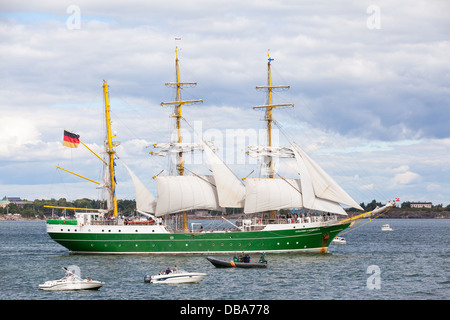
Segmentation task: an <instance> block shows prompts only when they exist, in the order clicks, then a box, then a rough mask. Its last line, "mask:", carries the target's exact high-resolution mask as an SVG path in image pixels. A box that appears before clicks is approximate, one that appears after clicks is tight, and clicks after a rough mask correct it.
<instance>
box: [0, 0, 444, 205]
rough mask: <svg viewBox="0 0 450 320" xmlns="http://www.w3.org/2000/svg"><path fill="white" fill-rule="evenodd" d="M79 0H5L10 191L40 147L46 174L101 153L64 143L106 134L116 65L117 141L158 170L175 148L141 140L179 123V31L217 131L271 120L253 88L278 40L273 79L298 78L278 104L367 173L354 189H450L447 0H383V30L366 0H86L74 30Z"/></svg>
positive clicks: (185, 75) (292, 129) (0, 159)
mask: <svg viewBox="0 0 450 320" xmlns="http://www.w3.org/2000/svg"><path fill="white" fill-rule="evenodd" d="M71 4H73V2H71V1H63V2H61V1H50V0H46V1H40V2H39V3H37V2H36V3H33V2H29V1H13V2H8V3H6V2H5V3H2V4H0V15H1V17H0V79H1V80H2V87H1V88H0V112H1V113H0V124H2V126H1V127H0V142H1V147H0V174H1V175H2V177H1V178H0V182H2V183H3V184H4V186H0V195H1V193H2V192H3V193H4V192H6V191H5V190H7V189H8V185H10V184H11V181H12V180H14V178H8V175H7V173H8V172H9V171H14V167H11V166H12V165H11V163H13V162H14V163H17V164H16V165H17V166H21V167H20V168H21V169H22V170H23V171H27V170H26V167H23V166H24V163H25V161H27V160H29V159H33V160H34V161H39V162H40V166H39V168H40V170H42V172H44V173H45V175H46V176H48V174H49V173H51V172H53V170H54V165H55V164H56V163H58V162H62V163H64V162H67V161H69V160H70V161H72V163H74V161H73V160H74V159H78V160H80V162H84V161H89V160H88V159H90V158H89V157H90V155H89V152H88V151H83V150H82V149H80V148H79V149H77V150H76V151H75V150H68V149H65V148H62V146H61V139H62V129H64V128H68V129H72V130H73V131H74V132H77V133H79V134H81V137H82V139H83V141H85V142H86V143H88V144H89V145H90V146H92V147H93V148H95V149H96V150H98V149H101V145H102V138H103V136H102V133H101V130H102V125H103V124H102V92H101V81H102V80H103V79H106V80H108V83H109V85H110V95H111V106H112V111H113V121H114V122H113V127H114V130H116V131H117V132H118V138H117V139H118V140H120V141H121V143H122V145H121V147H119V148H118V150H119V151H120V152H121V154H122V155H123V158H124V160H126V161H130V162H131V164H130V166H135V167H136V170H137V171H139V172H138V173H140V174H142V175H148V176H150V177H151V174H155V173H154V172H153V171H157V170H158V168H159V167H162V166H164V165H165V164H166V162H165V161H163V160H161V159H154V158H147V154H146V150H145V146H144V144H146V143H147V142H148V143H155V142H161V141H164V139H167V137H168V132H169V129H170V125H169V123H170V122H171V119H170V118H169V114H170V111H169V110H167V109H164V108H162V107H161V106H160V105H159V103H160V102H161V101H170V100H171V99H172V98H173V92H172V91H171V90H170V89H166V88H165V87H164V82H169V81H172V80H173V79H174V57H173V55H174V41H173V38H174V37H175V36H179V37H182V41H180V42H179V43H178V45H179V47H180V59H181V71H182V80H185V81H197V82H198V86H197V87H196V88H192V89H185V90H183V95H184V96H185V97H186V98H196V99H197V98H198V99H203V100H204V104H203V105H201V106H186V107H185V108H183V114H184V115H185V116H186V118H187V119H188V120H190V121H194V120H202V121H203V129H204V130H220V131H224V130H226V129H247V128H255V129H259V128H263V127H264V123H263V122H262V121H259V120H260V118H261V117H262V114H260V113H258V112H255V111H253V110H252V109H251V108H252V107H253V106H255V105H258V104H262V103H264V101H265V95H264V94H261V93H259V92H257V91H256V90H255V89H254V87H255V86H256V85H264V84H265V82H266V54H267V49H270V50H271V55H272V57H273V58H275V61H274V63H273V82H274V84H289V85H291V89H290V90H289V91H287V92H280V93H277V94H276V95H275V96H274V99H276V100H277V101H280V102H281V103H288V102H293V103H295V108H293V109H285V110H276V112H275V118H276V119H277V121H279V122H280V123H281V124H282V126H283V128H284V130H285V131H286V132H287V133H288V135H289V137H290V138H293V139H294V140H296V141H297V142H298V143H299V144H300V145H302V146H303V147H304V148H305V149H306V150H307V151H308V152H310V153H311V154H312V156H313V158H314V159H317V161H318V162H319V163H320V164H321V165H323V166H324V167H325V169H326V171H328V172H330V174H331V175H332V176H333V177H336V180H339V181H338V182H342V183H344V184H345V188H346V189H348V188H350V189H352V188H353V186H354V184H357V186H356V187H355V188H354V193H355V194H356V197H360V198H359V199H357V201H359V202H362V201H365V202H367V201H371V200H372V198H367V197H369V196H367V195H365V194H362V192H363V191H365V192H367V193H366V194H370V192H374V191H376V190H384V191H385V192H386V193H388V195H386V198H387V197H389V196H390V193H391V192H392V193H396V194H397V193H401V192H403V191H402V190H404V192H405V194H406V192H408V193H407V194H408V195H410V194H413V193H412V192H411V190H410V189H408V188H412V186H414V185H415V183H417V182H421V183H423V184H424V185H427V186H429V187H428V189H429V191H430V192H432V191H433V193H432V195H431V194H430V197H431V196H433V197H436V201H440V202H445V201H448V200H445V195H442V196H441V195H439V193H438V192H436V189H437V188H438V187H437V186H441V187H442V188H443V189H445V188H447V187H448V182H446V181H443V180H444V177H445V176H446V174H447V176H448V172H449V170H450V169H449V164H448V160H445V159H448V156H449V154H448V151H447V150H449V146H450V143H449V141H450V138H449V131H448V123H449V121H450V113H449V112H448V110H446V108H445V106H447V105H449V104H450V100H449V97H450V92H449V89H448V86H447V84H446V83H445V80H446V75H447V74H448V72H449V71H450V63H449V61H448V58H447V52H449V51H450V42H449V41H448V32H447V31H448V27H449V24H450V23H449V21H448V19H447V17H446V13H447V12H448V11H449V9H450V8H449V5H448V3H447V2H445V1H435V2H433V3H429V2H427V1H418V2H415V3H414V5H411V4H410V3H407V2H404V1H400V2H395V3H393V2H388V1H379V2H378V3H377V5H379V7H380V9H381V29H379V30H369V29H368V28H367V26H366V20H367V18H368V14H367V12H366V9H367V6H368V5H369V3H364V2H357V3H349V4H346V5H342V4H341V3H340V4H336V5H333V4H328V3H322V2H313V3H308V2H298V1H281V2H280V1H246V2H244V3H242V2H237V1H219V2H217V1H216V2H211V1H205V0H202V1H199V0H196V1H190V2H186V1H164V2H157V3H153V2H151V3H150V2H145V1H138V0H132V1H131V2H126V3H125V2H123V1H117V0H112V1H108V2H107V3H101V2H95V3H94V2H92V1H83V0H82V1H77V3H76V5H77V6H79V7H80V10H81V29H79V30H68V29H67V26H66V19H67V18H68V17H69V14H68V13H67V11H66V9H67V7H68V6H69V5H71ZM283 140H284V138H283V137H282V136H281V139H280V142H284V141H283ZM138 159H139V160H138ZM142 159H145V160H142ZM93 163H94V164H96V162H95V160H94V162H93ZM127 163H128V162H127ZM74 165H75V164H74ZM16 168H17V167H16ZM133 169H135V168H133ZM83 170H84V169H83ZM237 170H238V171H242V172H243V173H242V174H243V175H244V176H245V175H246V174H247V173H248V172H247V168H245V169H243V168H240V167H239V168H237ZM149 171H152V172H149ZM27 172H28V171H27ZM244 172H245V173H244ZM94 173H95V174H96V172H94ZM156 173H157V172H156ZM95 174H94V175H95ZM355 174H358V176H359V179H354V178H353V177H354V176H355ZM5 179H6V180H5ZM24 179H25V177H24ZM24 179H22V180H21V181H26V180H24ZM5 181H7V183H5ZM149 181H150V180H149ZM24 185H26V184H24ZM122 186H125V184H122ZM404 188H407V189H404ZM29 189H32V188H28V187H25V186H24V190H29ZM431 189H434V190H431ZM421 192H423V190H417V191H416V193H417V194H420V193H421ZM382 196H385V195H384V194H383V195H382ZM403 198H404V197H402V199H403ZM405 200H406V199H405Z"/></svg>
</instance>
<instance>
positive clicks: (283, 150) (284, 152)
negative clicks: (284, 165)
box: [247, 146, 294, 158]
mask: <svg viewBox="0 0 450 320" xmlns="http://www.w3.org/2000/svg"><path fill="white" fill-rule="evenodd" d="M247 153H248V155H249V156H251V157H253V158H259V157H261V156H271V157H277V158H293V157H294V154H293V152H292V150H291V148H290V147H269V146H249V147H248V151H247Z"/></svg>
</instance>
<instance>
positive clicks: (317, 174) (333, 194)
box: [292, 143, 363, 211]
mask: <svg viewBox="0 0 450 320" xmlns="http://www.w3.org/2000/svg"><path fill="white" fill-rule="evenodd" d="M292 149H293V151H294V153H295V155H296V159H297V164H298V170H299V174H300V177H301V179H302V180H303V179H305V180H306V181H304V183H302V188H304V189H302V190H304V191H305V193H306V194H305V195H304V202H305V207H306V206H311V205H312V207H314V202H317V201H318V200H317V199H318V198H320V199H322V200H329V201H331V202H335V203H342V204H345V205H348V206H350V207H353V208H356V209H359V210H363V208H361V206H360V205H359V204H358V203H356V201H355V200H353V199H352V198H351V197H350V196H349V195H348V194H347V192H345V191H344V189H342V188H341V187H340V186H339V185H338V184H337V183H336V182H335V181H334V180H333V179H332V178H331V177H330V176H329V175H328V174H327V173H326V172H325V171H324V170H323V169H322V168H321V167H319V165H318V164H317V163H316V162H314V160H312V159H311V158H310V157H309V156H308V155H307V154H306V153H305V152H304V151H303V150H302V149H301V148H300V147H299V146H298V145H297V144H295V143H293V144H292ZM308 180H309V181H308ZM309 184H311V185H312V190H311V188H310V187H309ZM304 185H305V186H304ZM320 201H321V200H320ZM321 202H322V201H321ZM328 205H329V204H328ZM319 210H321V209H319ZM324 211H327V210H324Z"/></svg>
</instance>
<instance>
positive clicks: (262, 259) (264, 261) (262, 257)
mask: <svg viewBox="0 0 450 320" xmlns="http://www.w3.org/2000/svg"><path fill="white" fill-rule="evenodd" d="M265 255H266V254H265V253H264V252H263V253H261V257H259V263H266V262H267V260H266V258H265Z"/></svg>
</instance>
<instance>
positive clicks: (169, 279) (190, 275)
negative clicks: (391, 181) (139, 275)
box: [144, 269, 206, 284]
mask: <svg viewBox="0 0 450 320" xmlns="http://www.w3.org/2000/svg"><path fill="white" fill-rule="evenodd" d="M205 276H206V273H199V272H187V271H185V270H182V269H179V270H176V271H173V272H170V273H168V274H159V275H154V276H150V275H145V277H144V282H147V283H172V284H178V283H198V282H200V281H201V280H202V279H203V278H204V277H205Z"/></svg>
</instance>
